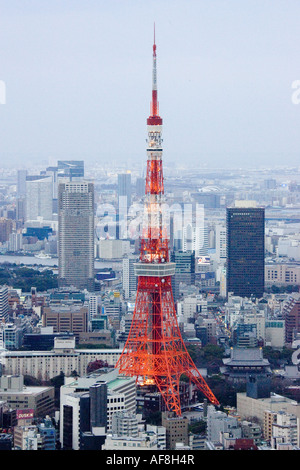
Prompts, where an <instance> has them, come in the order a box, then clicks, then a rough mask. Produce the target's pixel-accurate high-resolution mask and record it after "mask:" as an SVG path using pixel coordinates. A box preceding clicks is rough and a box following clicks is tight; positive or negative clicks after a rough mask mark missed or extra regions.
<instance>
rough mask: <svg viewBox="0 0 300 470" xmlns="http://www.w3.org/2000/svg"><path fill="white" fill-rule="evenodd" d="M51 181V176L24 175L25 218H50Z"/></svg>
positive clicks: (27, 219)
mask: <svg viewBox="0 0 300 470" xmlns="http://www.w3.org/2000/svg"><path fill="white" fill-rule="evenodd" d="M52 198H53V181H52V176H46V175H38V176H27V177H26V210H25V218H26V221H29V220H38V219H41V218H42V219H44V220H52V214H53V212H52Z"/></svg>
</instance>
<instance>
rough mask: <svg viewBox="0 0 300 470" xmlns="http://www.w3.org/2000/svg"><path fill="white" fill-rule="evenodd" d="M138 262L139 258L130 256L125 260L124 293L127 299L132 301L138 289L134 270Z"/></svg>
mask: <svg viewBox="0 0 300 470" xmlns="http://www.w3.org/2000/svg"><path fill="white" fill-rule="evenodd" d="M137 260H138V257H137V256H133V255H128V256H125V257H124V258H123V291H124V297H125V299H130V297H131V296H132V295H133V294H134V293H135V292H136V289H137V276H136V275H135V273H134V268H133V265H134V263H136V262H137Z"/></svg>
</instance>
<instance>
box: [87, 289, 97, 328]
mask: <svg viewBox="0 0 300 470" xmlns="http://www.w3.org/2000/svg"><path fill="white" fill-rule="evenodd" d="M97 313H98V296H97V295H90V296H89V313H88V315H89V319H88V321H89V322H90V321H91V320H92V318H93V317H95V316H96V315H97Z"/></svg>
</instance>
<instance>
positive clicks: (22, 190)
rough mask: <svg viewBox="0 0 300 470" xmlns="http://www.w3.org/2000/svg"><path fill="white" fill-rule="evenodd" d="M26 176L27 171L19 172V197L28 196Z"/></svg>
mask: <svg viewBox="0 0 300 470" xmlns="http://www.w3.org/2000/svg"><path fill="white" fill-rule="evenodd" d="M26 176H27V170H18V181H17V197H21V196H25V194H26Z"/></svg>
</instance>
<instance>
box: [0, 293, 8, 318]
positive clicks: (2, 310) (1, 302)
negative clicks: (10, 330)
mask: <svg viewBox="0 0 300 470" xmlns="http://www.w3.org/2000/svg"><path fill="white" fill-rule="evenodd" d="M8 314H9V304H8V288H7V287H6V286H3V287H1V288H0V322H2V323H7V322H8Z"/></svg>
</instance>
